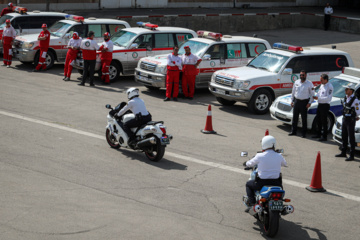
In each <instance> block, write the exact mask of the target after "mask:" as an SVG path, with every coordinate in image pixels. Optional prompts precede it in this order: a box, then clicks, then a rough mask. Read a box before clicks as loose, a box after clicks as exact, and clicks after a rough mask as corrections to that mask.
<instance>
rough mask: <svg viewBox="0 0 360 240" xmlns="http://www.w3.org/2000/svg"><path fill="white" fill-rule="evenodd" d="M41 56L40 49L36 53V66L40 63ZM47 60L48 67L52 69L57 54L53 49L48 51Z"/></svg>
mask: <svg viewBox="0 0 360 240" xmlns="http://www.w3.org/2000/svg"><path fill="white" fill-rule="evenodd" d="M39 57H40V51H39V52H37V53H36V55H35V59H34V64H35V67H36V66H37V65H38V63H39ZM45 62H46V69H50V68H52V67H53V66H54V62H55V56H54V54H53V53H52V52H51V51H49V52H47V54H46V59H45Z"/></svg>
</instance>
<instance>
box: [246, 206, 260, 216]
mask: <svg viewBox="0 0 360 240" xmlns="http://www.w3.org/2000/svg"><path fill="white" fill-rule="evenodd" d="M262 211H263V207H262V206H260V205H259V204H255V205H254V206H253V207H251V208H250V210H249V213H250V215H252V216H254V215H255V214H257V213H259V214H260V213H261V212H262Z"/></svg>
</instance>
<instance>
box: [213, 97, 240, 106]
mask: <svg viewBox="0 0 360 240" xmlns="http://www.w3.org/2000/svg"><path fill="white" fill-rule="evenodd" d="M216 100H217V101H218V102H219V103H221V104H222V105H224V106H232V105H234V104H235V103H236V101H230V100H226V99H224V98H221V97H216Z"/></svg>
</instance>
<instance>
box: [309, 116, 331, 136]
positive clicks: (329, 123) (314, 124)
mask: <svg viewBox="0 0 360 240" xmlns="http://www.w3.org/2000/svg"><path fill="white" fill-rule="evenodd" d="M327 123H328V133H331V131H332V128H333V126H334V118H333V116H332V115H331V114H330V113H328V115H327ZM312 130H313V131H314V132H315V133H317V132H318V126H317V119H316V117H315V118H314V121H313V123H312Z"/></svg>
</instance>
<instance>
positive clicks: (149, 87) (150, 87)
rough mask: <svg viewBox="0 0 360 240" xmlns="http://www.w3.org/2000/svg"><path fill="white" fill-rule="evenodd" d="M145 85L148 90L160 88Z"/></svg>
mask: <svg viewBox="0 0 360 240" xmlns="http://www.w3.org/2000/svg"><path fill="white" fill-rule="evenodd" d="M145 87H146V88H147V89H149V90H159V89H160V88H159V87H153V86H146V85H145Z"/></svg>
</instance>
